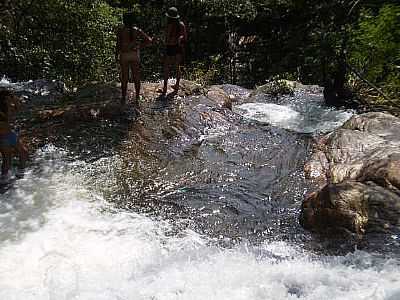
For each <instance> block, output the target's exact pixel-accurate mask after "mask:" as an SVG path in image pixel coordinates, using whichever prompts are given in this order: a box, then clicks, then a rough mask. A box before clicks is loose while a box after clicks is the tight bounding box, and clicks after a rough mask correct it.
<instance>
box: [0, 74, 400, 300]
mask: <svg viewBox="0 0 400 300" xmlns="http://www.w3.org/2000/svg"><path fill="white" fill-rule="evenodd" d="M2 84H3V85H8V86H11V87H13V88H15V89H20V90H21V92H23V91H24V90H26V89H27V88H26V86H24V85H23V84H10V83H8V82H6V80H3V81H2ZM223 88H224V89H225V90H228V91H229V93H231V94H238V95H241V100H240V101H239V102H238V103H236V104H235V108H234V112H233V113H220V112H219V111H218V109H215V107H214V106H213V103H211V102H210V100H208V99H206V98H204V97H189V98H185V99H176V100H175V101H173V102H170V103H167V104H163V103H159V102H157V101H156V102H152V103H148V104H144V107H143V115H142V118H141V121H139V122H132V121H131V120H129V119H127V120H125V119H123V120H114V121H99V122H98V123H96V125H95V126H94V125H93V124H76V126H75V127H73V128H70V129H68V130H67V131H66V132H64V134H63V135H60V136H59V137H58V138H57V139H55V140H53V141H52V144H48V145H46V146H44V147H43V148H42V149H41V150H40V151H38V152H37V153H36V154H35V155H34V159H33V163H32V165H31V166H30V167H29V169H28V172H27V175H26V176H25V178H24V179H22V180H19V181H16V182H15V184H14V185H13V186H12V187H11V188H10V189H9V190H7V191H6V192H4V193H3V194H1V195H0V299H96V300H97V299H118V300H119V299H206V298H209V299H328V297H329V299H390V300H394V299H399V298H400V282H399V279H398V278H400V276H399V275H400V269H399V262H400V259H399V258H400V255H399V254H398V250H397V249H398V243H397V240H398V238H399V237H398V236H391V237H385V238H377V242H376V243H373V242H371V243H370V244H368V245H366V246H365V247H364V249H362V250H355V251H351V252H348V250H349V249H352V250H354V246H353V244H352V243H351V242H348V243H346V242H343V241H340V243H343V244H335V243H333V242H326V241H325V240H324V239H320V238H318V237H313V236H312V235H310V234H309V233H308V232H306V231H304V230H303V229H302V228H301V227H300V226H299V224H298V221H297V217H298V213H299V207H300V204H301V200H302V199H303V197H304V194H305V193H307V192H309V191H310V190H312V189H313V184H312V183H311V182H307V181H306V180H305V179H304V176H303V166H304V163H305V161H306V160H307V158H308V156H309V155H310V151H311V143H312V140H313V137H314V136H317V135H318V134H319V132H325V131H329V130H332V129H334V128H335V127H337V126H339V125H340V124H341V123H342V122H344V121H345V120H346V119H347V118H348V117H349V116H350V115H351V113H349V112H344V111H336V110H332V109H328V108H326V107H324V106H323V104H322V98H321V93H320V91H319V90H318V89H317V88H314V89H307V90H299V91H297V92H296V94H295V96H294V97H289V96H287V97H281V98H279V99H269V98H268V97H265V96H263V95H258V96H255V97H253V98H251V99H248V98H247V97H246V96H247V94H248V92H249V91H247V90H244V89H241V88H238V87H235V86H229V85H225V86H223ZM49 92H50V94H51V91H49ZM27 93H28V92H27ZM38 97H39V98H40V96H38ZM316 116H317V117H316ZM270 124H273V125H270ZM372 241H374V240H373V239H372ZM382 243H385V244H386V245H385V247H382ZM332 244H335V245H334V246H332ZM376 244H379V245H378V246H379V247H378V246H377V245H376ZM346 253H348V254H346ZM333 254H335V255H333Z"/></svg>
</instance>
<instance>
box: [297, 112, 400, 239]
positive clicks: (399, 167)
mask: <svg viewBox="0 0 400 300" xmlns="http://www.w3.org/2000/svg"><path fill="white" fill-rule="evenodd" d="M305 171H306V175H307V176H308V177H309V178H314V179H318V180H319V182H320V183H321V189H320V190H319V191H318V192H316V193H313V194H311V195H310V196H309V197H308V198H307V199H306V200H304V202H303V205H302V211H301V215H300V223H301V224H302V225H303V226H304V227H305V228H306V229H309V230H311V231H316V232H328V231H332V230H334V231H335V230H338V231H342V230H343V229H345V230H349V231H351V232H354V233H357V234H363V233H365V232H368V231H371V230H373V231H388V230H392V229H393V228H398V227H399V225H400V196H399V195H400V119H399V118H396V117H394V116H392V115H389V114H385V113H375V112H373V113H366V114H362V115H357V116H354V117H352V118H351V119H350V120H349V121H347V122H346V123H345V124H344V125H343V126H342V127H341V128H339V129H337V130H336V131H335V132H333V133H331V134H329V135H327V136H325V137H323V138H322V139H321V140H320V141H319V142H318V143H317V145H316V148H315V151H314V153H313V155H312V158H311V160H310V161H309V162H308V163H307V165H306V167H305Z"/></svg>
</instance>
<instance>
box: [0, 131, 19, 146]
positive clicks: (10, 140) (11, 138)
mask: <svg viewBox="0 0 400 300" xmlns="http://www.w3.org/2000/svg"><path fill="white" fill-rule="evenodd" d="M17 143H18V136H17V134H16V133H15V132H12V131H10V132H9V133H6V134H0V147H16V146H17Z"/></svg>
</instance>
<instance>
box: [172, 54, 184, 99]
mask: <svg viewBox="0 0 400 300" xmlns="http://www.w3.org/2000/svg"><path fill="white" fill-rule="evenodd" d="M181 61H182V56H181V55H180V54H178V55H177V56H176V57H175V67H176V83H175V85H174V86H173V87H172V88H173V89H174V91H175V92H178V90H179V83H180V81H181V75H182V73H181Z"/></svg>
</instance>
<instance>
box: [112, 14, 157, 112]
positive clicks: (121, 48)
mask: <svg viewBox="0 0 400 300" xmlns="http://www.w3.org/2000/svg"><path fill="white" fill-rule="evenodd" d="M123 23H124V24H123V26H121V27H120V28H118V30H117V45H116V49H115V59H116V61H117V62H119V64H120V67H121V71H120V72H121V74H120V75H121V89H122V98H121V105H125V103H126V93H127V89H128V80H129V70H131V72H132V76H133V81H134V83H135V93H136V97H135V105H136V106H137V107H139V96H140V49H141V48H143V47H146V46H148V45H149V44H151V42H152V39H151V38H150V37H149V36H148V35H147V34H146V33H144V32H143V31H142V30H141V29H139V28H137V27H135V26H134V17H133V14H131V13H126V14H124V17H123ZM142 40H143V42H141V41H142Z"/></svg>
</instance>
